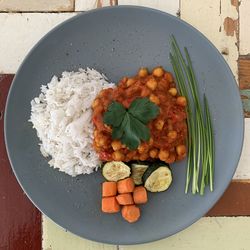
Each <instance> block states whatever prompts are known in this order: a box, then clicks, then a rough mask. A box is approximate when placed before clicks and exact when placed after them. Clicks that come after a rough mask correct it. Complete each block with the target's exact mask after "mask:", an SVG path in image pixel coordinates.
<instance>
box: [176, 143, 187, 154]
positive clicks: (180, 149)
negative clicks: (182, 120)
mask: <svg viewBox="0 0 250 250" xmlns="http://www.w3.org/2000/svg"><path fill="white" fill-rule="evenodd" d="M176 152H177V154H178V155H181V156H183V155H185V154H186V146H185V145H178V146H177V147H176Z"/></svg>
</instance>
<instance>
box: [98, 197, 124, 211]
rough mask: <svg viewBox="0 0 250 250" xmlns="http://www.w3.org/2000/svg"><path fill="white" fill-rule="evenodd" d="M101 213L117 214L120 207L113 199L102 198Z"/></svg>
mask: <svg viewBox="0 0 250 250" xmlns="http://www.w3.org/2000/svg"><path fill="white" fill-rule="evenodd" d="M102 211H103V212H104V213H117V212H119V211H120V205H119V204H118V202H117V200H116V198H115V197H104V198H102Z"/></svg>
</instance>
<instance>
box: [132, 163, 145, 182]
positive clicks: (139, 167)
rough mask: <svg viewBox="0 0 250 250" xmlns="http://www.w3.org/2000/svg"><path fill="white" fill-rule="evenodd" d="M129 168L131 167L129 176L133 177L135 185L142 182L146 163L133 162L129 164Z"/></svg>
mask: <svg viewBox="0 0 250 250" xmlns="http://www.w3.org/2000/svg"><path fill="white" fill-rule="evenodd" d="M131 168H132V175H131V177H132V178H133V180H134V182H135V185H141V184H142V183H143V182H142V176H143V174H144V173H145V171H146V170H147V168H148V165H144V164H135V163H133V164H132V165H131Z"/></svg>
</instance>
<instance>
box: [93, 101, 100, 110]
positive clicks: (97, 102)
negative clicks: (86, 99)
mask: <svg viewBox="0 0 250 250" xmlns="http://www.w3.org/2000/svg"><path fill="white" fill-rule="evenodd" d="M99 104H100V99H98V98H96V99H95V100H94V101H93V103H92V108H93V109H94V108H96V107H97V106H98V105H99Z"/></svg>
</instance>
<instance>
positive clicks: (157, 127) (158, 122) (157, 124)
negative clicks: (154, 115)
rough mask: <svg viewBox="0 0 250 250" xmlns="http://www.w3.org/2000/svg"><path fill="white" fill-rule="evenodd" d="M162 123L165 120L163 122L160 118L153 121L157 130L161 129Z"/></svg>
mask: <svg viewBox="0 0 250 250" xmlns="http://www.w3.org/2000/svg"><path fill="white" fill-rule="evenodd" d="M164 123H165V122H164V121H163V120H161V119H159V120H157V121H155V123H154V125H155V128H156V129H157V130H162V129H163V126H164Z"/></svg>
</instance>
